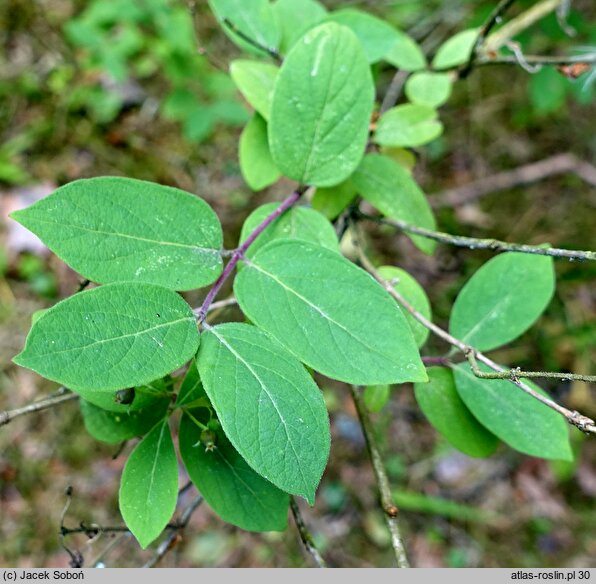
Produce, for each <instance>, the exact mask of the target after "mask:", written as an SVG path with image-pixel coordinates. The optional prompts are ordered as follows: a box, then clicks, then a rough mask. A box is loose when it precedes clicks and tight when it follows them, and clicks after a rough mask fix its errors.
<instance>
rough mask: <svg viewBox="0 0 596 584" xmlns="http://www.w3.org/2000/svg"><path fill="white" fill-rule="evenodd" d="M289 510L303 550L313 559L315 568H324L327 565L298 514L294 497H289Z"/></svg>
mask: <svg viewBox="0 0 596 584" xmlns="http://www.w3.org/2000/svg"><path fill="white" fill-rule="evenodd" d="M290 509H291V510H292V515H293V516H294V521H295V522H296V527H297V528H298V533H299V534H300V539H301V540H302V543H303V544H304V548H305V549H306V551H307V552H308V554H309V555H310V557H311V558H312V559H313V562H314V563H315V565H316V566H317V568H326V567H327V563H326V562H325V560H324V559H323V556H321V554H320V553H319V550H318V549H317V546H316V545H315V542H314V540H313V538H312V535H311V534H310V531H309V530H308V527H306V524H305V523H304V520H303V519H302V514H301V513H300V509H299V508H298V504H297V503H296V501H295V500H294V497H290Z"/></svg>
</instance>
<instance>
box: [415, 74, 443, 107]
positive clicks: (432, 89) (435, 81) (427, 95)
mask: <svg viewBox="0 0 596 584" xmlns="http://www.w3.org/2000/svg"><path fill="white" fill-rule="evenodd" d="M405 92H406V96H407V97H408V99H409V100H410V101H411V102H413V103H416V104H420V105H426V106H429V107H439V106H441V105H443V104H444V103H445V102H446V101H447V100H448V99H449V96H450V95H451V77H450V76H449V75H448V74H447V73H430V72H428V71H420V72H418V73H414V75H412V76H411V77H410V78H409V79H408V80H407V81H406V87H405Z"/></svg>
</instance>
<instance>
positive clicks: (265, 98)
mask: <svg viewBox="0 0 596 584" xmlns="http://www.w3.org/2000/svg"><path fill="white" fill-rule="evenodd" d="M278 73H279V68H278V67H276V66H275V65H271V64H270V63H261V62H259V61H245V60H238V61H232V64H231V65H230V75H231V76H232V79H233V80H234V83H235V84H236V87H237V88H238V89H239V90H240V93H242V95H243V96H244V98H245V99H246V101H248V103H249V104H250V105H251V106H252V107H254V108H255V110H256V111H257V112H258V113H260V114H261V115H262V116H263V118H265V119H266V120H268V119H269V113H270V111H271V100H272V99H273V88H274V87H275V81H276V79H277V75H278Z"/></svg>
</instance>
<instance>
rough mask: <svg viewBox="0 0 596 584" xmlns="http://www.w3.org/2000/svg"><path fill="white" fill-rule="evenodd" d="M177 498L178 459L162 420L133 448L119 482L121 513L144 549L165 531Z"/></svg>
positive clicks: (166, 427)
mask: <svg viewBox="0 0 596 584" xmlns="http://www.w3.org/2000/svg"><path fill="white" fill-rule="evenodd" d="M177 499H178V462H177V460H176V452H175V450H174V443H173V442H172V436H171V434H170V428H169V426H168V421H167V420H165V421H164V422H161V423H159V424H157V425H156V426H155V427H154V428H153V430H151V432H149V434H147V436H145V438H143V440H142V441H141V442H140V443H139V444H138V445H137V447H136V448H135V449H134V450H133V451H132V454H131V455H130V456H129V458H128V460H127V461H126V466H125V467H124V471H123V472H122V480H121V481H120V496H119V503H120V513H122V517H123V519H124V521H125V523H126V525H127V527H128V528H129V529H130V531H131V532H132V534H133V535H134V536H135V537H136V538H137V541H138V542H139V544H140V546H141V547H142V548H143V549H145V548H146V547H147V546H148V545H149V544H150V543H151V542H152V541H153V540H155V539H156V538H157V537H158V536H159V534H160V533H161V532H162V531H163V530H164V528H165V526H166V525H167V524H168V521H169V520H170V518H171V517H172V515H173V513H174V511H175V509H176V501H177Z"/></svg>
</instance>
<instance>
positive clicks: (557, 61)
mask: <svg viewBox="0 0 596 584" xmlns="http://www.w3.org/2000/svg"><path fill="white" fill-rule="evenodd" d="M520 61H521V60H520V58H519V56H518V55H498V56H497V57H482V58H481V59H478V60H477V61H476V63H475V65H477V66H484V65H521V62H520ZM523 61H524V62H525V63H526V64H528V65H574V64H576V63H582V64H585V65H593V64H595V63H596V55H573V56H569V55H567V56H565V55H562V56H556V55H523Z"/></svg>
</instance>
